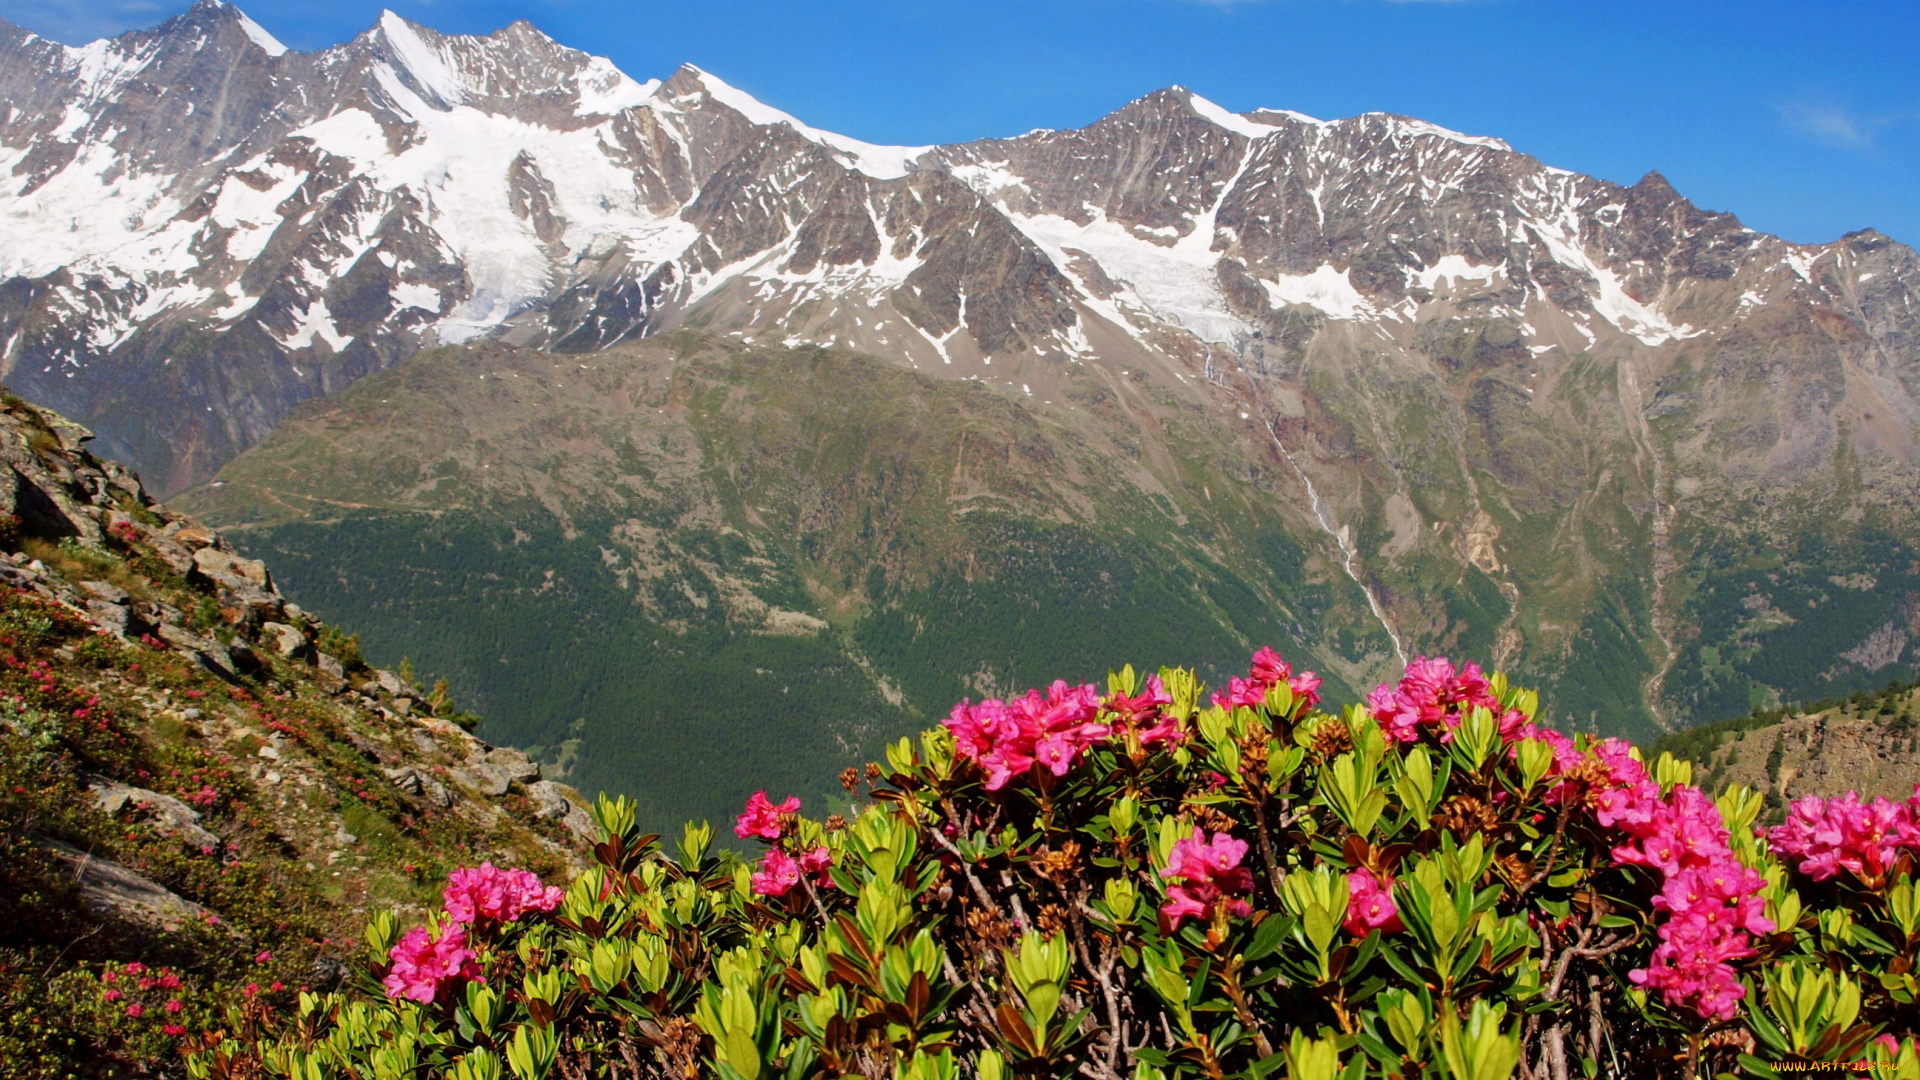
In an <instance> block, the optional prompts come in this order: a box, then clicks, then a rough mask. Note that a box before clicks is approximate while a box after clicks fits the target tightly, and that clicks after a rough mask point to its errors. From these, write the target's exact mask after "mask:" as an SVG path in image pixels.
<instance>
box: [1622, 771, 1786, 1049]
mask: <svg viewBox="0 0 1920 1080" xmlns="http://www.w3.org/2000/svg"><path fill="white" fill-rule="evenodd" d="M1623 746H1624V744H1619V743H1618V741H1617V740H1611V739H1610V740H1607V742H1605V743H1602V744H1601V745H1600V746H1598V747H1596V748H1595V756H1596V758H1597V759H1598V760H1599V761H1600V762H1601V763H1603V764H1604V765H1605V766H1606V767H1607V772H1608V777H1609V779H1610V780H1611V781H1612V782H1615V783H1619V784H1621V785H1623V786H1621V787H1618V788H1613V789H1610V790H1607V791H1603V792H1601V793H1600V794H1599V796H1598V798H1597V800H1596V813H1595V817H1596V818H1597V819H1598V820H1599V822H1600V823H1601V824H1602V825H1603V826H1611V827H1613V828H1617V829H1619V830H1620V831H1622V832H1624V833H1626V834H1627V836H1628V837H1629V838H1630V840H1629V842H1628V843H1624V844H1621V845H1619V846H1617V847H1615V848H1614V849H1613V861H1614V865H1616V866H1633V865H1637V866H1645V867H1648V868H1649V869H1653V870H1657V871H1658V872H1659V873H1660V875H1661V877H1662V879H1663V881H1662V885H1661V889H1660V892H1659V894H1658V895H1657V896H1655V897H1654V898H1653V906H1654V908H1655V909H1657V910H1661V911H1665V912H1667V913H1668V918H1667V921H1666V922H1664V923H1662V924H1661V925H1660V927H1659V929H1658V930H1657V931H1656V933H1657V934H1658V935H1659V938H1660V944H1659V945H1657V946H1655V947H1654V950H1653V953H1652V955H1651V956H1649V957H1648V958H1647V966H1646V967H1644V968H1638V969H1635V970H1633V971H1630V972H1628V978H1629V979H1631V980H1632V981H1633V982H1634V983H1635V984H1637V985H1640V986H1644V987H1646V988H1647V989H1649V990H1658V991H1660V992H1661V996H1662V997H1663V998H1664V1000H1665V1001H1666V1003H1667V1004H1668V1005H1670V1006H1674V1007H1683V1008H1691V1009H1693V1010H1694V1011H1695V1012H1697V1013H1699V1014H1700V1016H1702V1017H1704V1018H1706V1019H1708V1020H1727V1019H1731V1018H1732V1017H1733V1016H1734V1014H1735V1013H1736V1012H1737V1011H1738V1008H1739V1003H1740V1001H1741V1000H1742V999H1743V998H1744V997H1745V996H1746V987H1745V986H1743V985H1742V984H1741V982H1740V977H1739V973H1738V972H1737V971H1735V970H1734V967H1733V964H1732V961H1735V960H1740V959H1744V958H1746V957H1749V956H1753V955H1754V954H1755V951H1754V949H1753V946H1752V943H1751V941H1750V939H1749V938H1748V935H1749V934H1769V933H1772V932H1773V929H1774V926H1773V923H1772V922H1771V921H1770V920H1768V919H1767V917H1766V914H1765V911H1766V901H1765V900H1764V899H1763V898H1762V897H1761V896H1760V891H1761V890H1762V889H1763V888H1764V887H1765V885H1766V882H1765V880H1764V879H1762V878H1761V876H1760V875H1759V874H1758V873H1757V872H1755V871H1754V870H1752V869H1751V868H1749V867H1747V866H1745V865H1744V864H1742V863H1741V862H1740V860H1739V858H1738V856H1736V855H1735V854H1734V852H1733V849H1732V847H1731V846H1729V837H1728V834H1727V826H1726V823H1725V822H1724V821H1723V820H1721V817H1720V810H1719V808H1718V807H1716V806H1715V805H1714V804H1713V800H1711V799H1709V798H1707V797H1706V795H1705V794H1704V793H1702V792H1701V791H1700V789H1698V788H1695V787H1692V786H1689V785H1685V784H1677V785H1675V786H1674V787H1673V789H1672V790H1671V791H1669V792H1668V793H1667V794H1666V795H1665V796H1664V797H1663V796H1662V795H1661V793H1660V785H1659V784H1657V783H1655V782H1654V781H1653V780H1651V779H1649V778H1648V777H1647V775H1646V770H1645V769H1644V768H1643V767H1641V765H1640V763H1639V762H1637V761H1634V760H1633V759H1632V758H1630V757H1628V756H1627V755H1626V753H1625V751H1624V749H1622V747H1623Z"/></svg>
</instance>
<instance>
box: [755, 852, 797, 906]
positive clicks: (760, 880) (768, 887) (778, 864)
mask: <svg viewBox="0 0 1920 1080" xmlns="http://www.w3.org/2000/svg"><path fill="white" fill-rule="evenodd" d="M798 884H800V863H799V862H797V861H795V859H794V858H793V856H791V855H789V854H787V853H786V852H784V851H782V850H780V849H779V848H768V849H767V853H766V855H765V856H764V857H762V858H761V860H760V871H759V873H756V874H754V875H753V891H754V892H755V893H757V894H759V895H760V896H785V895H787V892H788V890H790V889H792V888H793V887H794V886H795V885H798Z"/></svg>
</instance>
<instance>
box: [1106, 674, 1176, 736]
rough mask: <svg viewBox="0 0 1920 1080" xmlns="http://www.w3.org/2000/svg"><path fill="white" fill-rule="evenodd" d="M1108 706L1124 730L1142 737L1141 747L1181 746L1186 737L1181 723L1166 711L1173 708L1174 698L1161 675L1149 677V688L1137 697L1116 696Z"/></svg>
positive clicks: (1108, 701) (1118, 694)
mask: <svg viewBox="0 0 1920 1080" xmlns="http://www.w3.org/2000/svg"><path fill="white" fill-rule="evenodd" d="M1104 704H1105V705H1106V708H1107V711H1108V712H1111V713H1112V714H1113V715H1114V718H1115V719H1117V720H1118V721H1119V726H1120V727H1123V728H1129V729H1132V730H1134V731H1137V732H1138V733H1139V739H1140V745H1141V746H1152V745H1154V744H1155V743H1163V742H1178V741H1180V739H1181V738H1183V737H1184V735H1185V733H1184V732H1182V731H1181V730H1180V722H1179V721H1178V720H1176V719H1175V718H1174V717H1173V716H1172V715H1170V714H1169V713H1168V712H1167V711H1166V706H1168V705H1171V704H1173V695H1171V694H1169V693H1167V687H1166V684H1165V683H1163V682H1161V681H1160V676H1158V675H1149V676H1147V680H1146V685H1145V686H1144V687H1142V688H1141V690H1140V692H1139V693H1138V694H1135V695H1134V696H1133V697H1128V696H1126V695H1125V694H1120V693H1115V694H1113V695H1112V696H1111V697H1109V698H1107V700H1106V701H1105V703H1104Z"/></svg>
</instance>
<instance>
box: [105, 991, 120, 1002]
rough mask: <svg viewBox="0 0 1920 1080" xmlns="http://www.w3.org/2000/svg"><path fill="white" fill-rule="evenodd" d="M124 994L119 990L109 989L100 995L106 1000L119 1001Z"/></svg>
mask: <svg viewBox="0 0 1920 1080" xmlns="http://www.w3.org/2000/svg"><path fill="white" fill-rule="evenodd" d="M122 996H123V995H122V994H121V993H120V991H118V990H109V991H107V992H106V993H104V994H101V995H100V997H101V998H102V999H104V1000H106V1001H119V1000H120V998H121V997H122Z"/></svg>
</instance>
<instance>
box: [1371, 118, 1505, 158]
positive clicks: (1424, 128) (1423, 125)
mask: <svg viewBox="0 0 1920 1080" xmlns="http://www.w3.org/2000/svg"><path fill="white" fill-rule="evenodd" d="M1391 119H1392V120H1393V124H1394V126H1395V127H1398V128H1399V129H1400V130H1402V131H1404V132H1406V133H1407V134H1409V135H1433V136H1436V137H1438V138H1442V139H1450V140H1452V141H1453V142H1457V143H1465V144H1467V145H1468V146H1485V147H1489V148H1491V149H1494V150H1506V151H1509V152H1511V151H1512V150H1513V147H1512V146H1510V145H1508V144H1507V142H1506V140H1504V139H1495V138H1491V137H1489V136H1486V135H1463V134H1461V133H1460V132H1458V131H1455V130H1453V129H1452V128H1443V127H1441V126H1440V125H1439V124H1429V123H1428V122H1426V121H1425V120H1415V119H1412V118H1411V117H1405V116H1395V117H1392V118H1391Z"/></svg>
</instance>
